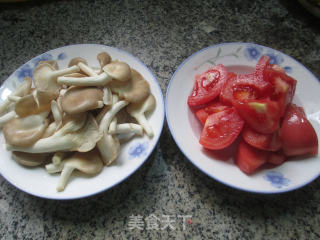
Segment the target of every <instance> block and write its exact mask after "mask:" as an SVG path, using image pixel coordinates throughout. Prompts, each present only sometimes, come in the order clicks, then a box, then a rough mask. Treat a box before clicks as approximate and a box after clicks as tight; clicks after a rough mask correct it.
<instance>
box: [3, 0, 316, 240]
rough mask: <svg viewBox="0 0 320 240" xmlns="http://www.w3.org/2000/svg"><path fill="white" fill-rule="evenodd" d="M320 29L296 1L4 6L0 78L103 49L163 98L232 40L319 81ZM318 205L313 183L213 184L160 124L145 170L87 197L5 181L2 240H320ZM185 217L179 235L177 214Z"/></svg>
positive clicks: (73, 1) (88, 1)
mask: <svg viewBox="0 0 320 240" xmlns="http://www.w3.org/2000/svg"><path fill="white" fill-rule="evenodd" d="M319 23H320V22H319V19H317V18H315V17H313V16H311V15H310V14H308V13H307V12H306V11H305V10H304V9H303V8H302V7H301V5H300V4H299V3H298V1H294V0H292V1H285V0H270V1H263V0H257V1H252V0H233V1H231V0H230V1H225V0H216V1H162V0H160V1H143V0H137V1H129V0H127V1H102V0H100V1H95V0H61V1H59V0H57V1H49V0H47V1H46V0H43V1H31V2H26V3H15V4H0V80H1V81H4V80H5V79H6V78H7V77H8V76H9V75H10V74H11V73H12V72H13V71H14V70H15V69H16V68H17V67H19V66H20V65H22V64H23V63H24V62H26V61H27V60H29V59H30V58H32V57H34V56H36V55H38V54H41V53H43V52H45V51H47V50H49V49H54V48H57V47H61V46H64V45H69V44H75V43H98V44H105V45H110V46H115V47H118V48H121V49H123V50H125V51H128V52H130V53H132V54H133V55H136V56H137V57H138V58H140V59H141V60H142V61H143V62H144V63H145V64H146V65H147V66H148V67H149V68H150V69H151V71H152V72H153V73H154V75H155V76H156V78H157V79H158V81H159V82H160V85H161V87H162V90H163V93H164V94H165V91H166V87H167V85H168V83H169V80H170V78H171V76H172V74H173V73H174V71H175V70H176V68H177V67H178V66H179V64H180V63H181V62H182V61H183V60H184V59H185V58H186V57H188V56H189V55H191V54H192V53H193V52H195V51H198V50H200V49H202V48H204V47H207V46H210V45H213V44H216V43H221V42H232V41H243V42H254V43H258V44H262V45H265V46H269V47H272V48H275V49H277V50H280V51H282V52H284V53H286V54H288V55H290V56H292V57H294V58H296V59H297V60H298V61H300V62H301V63H303V64H304V65H305V66H307V67H308V68H309V69H310V70H311V71H312V72H313V73H314V74H315V75H316V76H317V77H318V78H320V68H319V66H320V29H319V26H320V24H319ZM30 177H31V176H30ZM319 203H320V179H318V180H316V181H314V182H313V183H311V184H309V185H308V186H306V187H304V188H302V189H299V190H297V191H294V192H290V193H286V194H281V195H272V196H271V195H270V196H269V195H268V196H264V195H255V194H250V193H245V192H240V191H237V190H234V189H231V188H229V187H227V186H224V185H222V184H220V183H218V182H216V181H214V180H212V179H210V178H209V177H207V176H205V175H204V174H203V173H202V172H200V171H199V170H197V169H196V168H195V167H194V166H193V165H192V164H191V163H189V162H188V160H187V159H186V158H185V157H184V156H183V154H182V153H181V152H180V151H179V149H178V147H177V146H176V144H175V142H174V141H173V139H172V137H171V135H170V132H169V129H168V127H167V126H166V125H165V126H164V130H163V133H162V136H161V138H160V141H159V144H158V146H157V148H156V149H155V151H154V152H153V154H152V155H151V157H150V158H149V159H148V161H147V162H146V163H145V164H144V165H143V167H142V168H141V169H139V170H138V171H137V172H136V173H135V174H134V175H133V176H131V177H130V178H129V179H128V180H126V181H125V182H123V183H121V184H119V185H118V186H116V187H114V188H113V189H111V190H109V191H107V192H104V193H101V194H99V195H97V196H94V197H91V198H87V199H81V200H75V201H53V200H45V199H39V198H37V197H34V196H30V195H28V194H26V193H23V192H21V191H19V190H18V189H16V188H14V187H13V186H12V185H10V184H9V183H7V182H6V181H5V180H4V179H3V178H2V177H1V176H0V239H6V240H10V239H33V240H36V239H62V240H64V239H320V204H319ZM139 215H140V216H141V218H142V220H145V222H142V223H144V224H145V225H142V226H141V225H140V227H141V228H142V229H138V228H135V229H130V227H132V225H130V224H132V222H133V220H132V218H130V217H134V216H135V217H137V216H139ZM187 215H190V216H191V217H189V220H188V219H186V220H187V223H185V225H183V223H182V220H183V219H182V217H181V216H187ZM150 216H154V217H157V218H159V219H160V220H162V223H161V224H162V225H161V224H160V226H158V227H160V229H155V228H156V227H157V226H153V227H150V226H149V227H150V228H151V229H148V226H147V225H146V224H147V221H146V218H147V217H150ZM166 216H169V217H170V220H171V221H172V222H171V225H172V228H170V226H169V227H165V225H164V223H165V222H164V220H165V219H166ZM186 218H187V217H186ZM190 219H191V220H190ZM149 223H150V221H149ZM161 227H163V229H161Z"/></svg>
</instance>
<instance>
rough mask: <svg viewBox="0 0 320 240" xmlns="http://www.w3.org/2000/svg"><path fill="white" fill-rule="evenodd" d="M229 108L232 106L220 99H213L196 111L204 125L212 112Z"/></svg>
mask: <svg viewBox="0 0 320 240" xmlns="http://www.w3.org/2000/svg"><path fill="white" fill-rule="evenodd" d="M227 108H230V107H229V106H226V105H224V104H222V103H221V102H219V101H213V102H210V103H208V105H206V106H204V107H202V108H200V109H198V110H197V111H196V117H197V118H198V119H199V121H200V122H201V123H202V125H204V124H205V123H206V120H207V118H208V116H209V115H211V114H212V113H217V112H221V111H223V110H226V109H227Z"/></svg>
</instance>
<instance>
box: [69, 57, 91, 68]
mask: <svg viewBox="0 0 320 240" xmlns="http://www.w3.org/2000/svg"><path fill="white" fill-rule="evenodd" d="M80 62H81V63H84V64H85V65H88V62H87V60H85V59H84V58H82V57H75V58H72V59H71V60H70V62H69V64H68V67H72V66H77V65H78V63H80Z"/></svg>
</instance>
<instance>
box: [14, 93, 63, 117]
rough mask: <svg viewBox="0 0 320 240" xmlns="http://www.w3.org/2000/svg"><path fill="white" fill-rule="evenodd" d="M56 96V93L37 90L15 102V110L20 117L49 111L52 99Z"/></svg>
mask: <svg viewBox="0 0 320 240" xmlns="http://www.w3.org/2000/svg"><path fill="white" fill-rule="evenodd" d="M56 97H57V94H56V93H53V92H50V91H41V90H35V91H33V93H31V94H29V95H26V96H24V97H21V98H20V99H19V100H18V101H17V102H16V103H15V112H16V113H17V115H18V116H19V117H26V116H29V115H32V114H38V113H40V112H43V111H48V110H50V108H51V101H52V100H53V99H55V98H56Z"/></svg>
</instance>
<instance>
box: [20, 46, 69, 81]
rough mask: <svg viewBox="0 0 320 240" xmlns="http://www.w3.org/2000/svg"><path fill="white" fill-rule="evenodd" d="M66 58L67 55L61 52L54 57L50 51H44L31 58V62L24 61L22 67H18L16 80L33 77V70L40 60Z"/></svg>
mask: <svg viewBox="0 0 320 240" xmlns="http://www.w3.org/2000/svg"><path fill="white" fill-rule="evenodd" d="M66 58H67V55H66V54H65V53H64V52H62V53H60V54H59V55H58V56H57V58H56V59H54V57H53V56H52V55H51V54H50V53H44V54H42V55H40V56H39V57H36V58H34V59H32V60H31V63H26V64H24V65H23V66H22V67H20V68H19V69H18V71H17V72H16V73H15V76H16V77H17V78H18V80H19V81H20V82H21V81H22V80H23V79H24V78H25V77H31V78H32V77H33V70H34V68H35V67H36V66H37V65H38V63H39V62H40V61H48V60H56V61H59V60H64V59H66Z"/></svg>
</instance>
